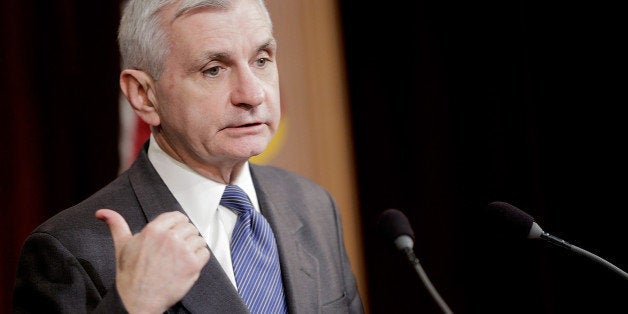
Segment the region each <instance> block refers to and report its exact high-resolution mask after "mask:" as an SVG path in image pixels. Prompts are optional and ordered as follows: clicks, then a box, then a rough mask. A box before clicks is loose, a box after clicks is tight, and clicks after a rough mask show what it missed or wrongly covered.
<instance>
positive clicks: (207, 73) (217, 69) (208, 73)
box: [203, 66, 220, 77]
mask: <svg viewBox="0 0 628 314" xmlns="http://www.w3.org/2000/svg"><path fill="white" fill-rule="evenodd" d="M219 73H220V67H219V66H215V67H211V68H209V69H207V70H204V71H203V75H205V76H212V77H213V76H217V75H218V74H219Z"/></svg>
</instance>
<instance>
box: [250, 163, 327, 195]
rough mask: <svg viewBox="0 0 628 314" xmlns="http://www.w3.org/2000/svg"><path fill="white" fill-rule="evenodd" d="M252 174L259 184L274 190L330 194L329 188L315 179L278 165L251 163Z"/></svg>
mask: <svg viewBox="0 0 628 314" xmlns="http://www.w3.org/2000/svg"><path fill="white" fill-rule="evenodd" d="M251 174H252V176H253V180H254V181H255V182H256V184H257V185H258V186H261V187H266V188H270V189H272V190H276V189H281V190H284V191H286V192H290V191H293V192H296V191H308V193H315V194H318V193H320V194H325V195H329V192H328V191H327V189H326V188H324V187H323V186H321V185H320V184H318V183H317V182H315V181H314V180H312V179H310V178H307V177H305V176H303V175H300V174H297V173H295V172H292V171H290V170H286V169H283V168H279V167H276V166H269V165H255V164H251Z"/></svg>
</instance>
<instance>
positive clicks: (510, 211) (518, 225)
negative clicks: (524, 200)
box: [486, 201, 534, 238]
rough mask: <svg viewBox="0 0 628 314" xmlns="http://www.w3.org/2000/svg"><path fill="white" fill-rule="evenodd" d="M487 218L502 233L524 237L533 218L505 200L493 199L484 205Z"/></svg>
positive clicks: (530, 227)
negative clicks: (487, 214)
mask: <svg viewBox="0 0 628 314" xmlns="http://www.w3.org/2000/svg"><path fill="white" fill-rule="evenodd" d="M486 210H487V211H488V213H489V217H490V218H489V219H490V220H491V221H492V222H493V223H494V224H495V226H496V227H497V228H499V229H500V230H502V231H503V232H504V233H507V234H510V235H513V236H516V237H520V238H526V237H528V235H529V234H530V229H532V224H533V223H534V218H532V216H530V215H528V214H527V213H526V212H524V211H522V210H521V209H519V208H517V207H515V206H513V205H511V204H508V203H506V202H500V201H495V202H492V203H490V204H488V205H487V206H486Z"/></svg>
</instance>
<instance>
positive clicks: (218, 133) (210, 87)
mask: <svg viewBox="0 0 628 314" xmlns="http://www.w3.org/2000/svg"><path fill="white" fill-rule="evenodd" d="M234 4H235V6H234V7H233V8H231V9H229V10H222V9H197V10H195V11H192V12H190V13H188V14H186V15H183V16H180V17H178V18H176V19H174V21H173V14H174V10H172V8H171V10H170V11H165V12H164V14H166V16H167V17H166V23H165V29H166V31H167V33H168V40H169V43H170V53H169V54H168V56H167V57H166V61H165V63H164V71H163V74H162V75H161V77H160V79H159V80H158V81H156V83H155V90H156V91H155V93H156V94H155V95H156V97H157V99H156V101H155V103H156V105H155V107H156V109H157V112H158V114H159V118H160V126H159V129H158V131H157V132H155V137H156V139H157V140H158V142H159V143H160V146H161V147H162V148H163V149H164V150H166V151H167V152H168V153H170V154H171V155H173V156H175V158H177V159H179V160H180V161H182V162H184V163H186V164H188V165H190V166H192V167H193V168H198V167H201V168H203V167H207V166H209V165H211V167H216V166H218V165H220V164H222V163H226V164H230V163H232V162H234V161H235V162H241V161H245V160H247V159H248V158H249V157H251V156H254V155H257V154H260V153H261V152H262V151H263V150H264V149H265V148H266V145H267V144H268V143H269V141H270V139H271V137H272V136H273V134H274V133H275V130H276V129H277V126H278V124H279V118H280V102H279V80H278V73H277V63H276V44H275V40H274V38H273V36H272V29H271V26H270V25H269V21H268V20H267V18H266V16H265V15H264V13H263V12H262V9H261V8H260V7H259V6H258V4H257V3H256V1H250V0H243V1H235V2H234ZM164 146H165V147H164Z"/></svg>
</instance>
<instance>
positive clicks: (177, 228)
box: [170, 222, 200, 241]
mask: <svg viewBox="0 0 628 314" xmlns="http://www.w3.org/2000/svg"><path fill="white" fill-rule="evenodd" d="M170 230H171V231H172V233H173V234H175V235H176V236H177V237H178V238H179V239H182V240H184V241H188V239H190V238H192V237H195V236H198V235H200V232H199V231H198V229H197V228H196V226H194V225H193V224H192V223H190V222H180V223H177V224H176V225H174V226H173V227H172V228H171V229H170Z"/></svg>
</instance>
